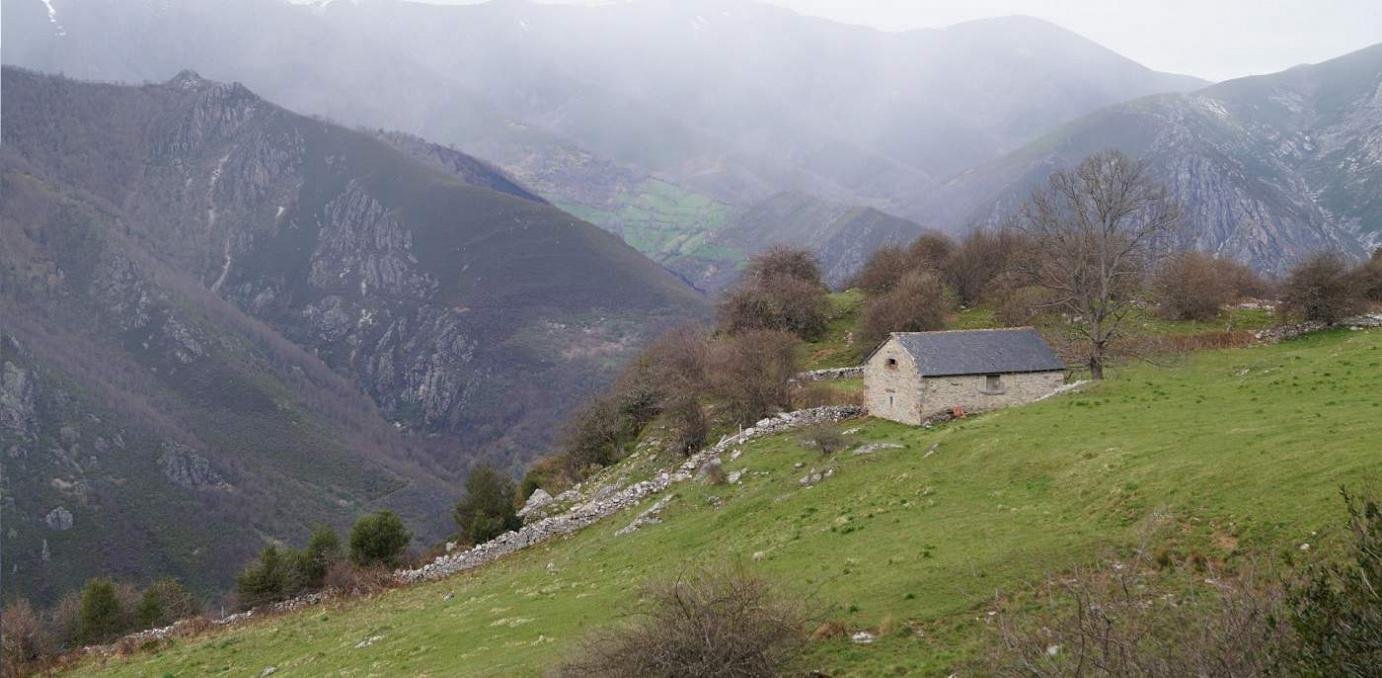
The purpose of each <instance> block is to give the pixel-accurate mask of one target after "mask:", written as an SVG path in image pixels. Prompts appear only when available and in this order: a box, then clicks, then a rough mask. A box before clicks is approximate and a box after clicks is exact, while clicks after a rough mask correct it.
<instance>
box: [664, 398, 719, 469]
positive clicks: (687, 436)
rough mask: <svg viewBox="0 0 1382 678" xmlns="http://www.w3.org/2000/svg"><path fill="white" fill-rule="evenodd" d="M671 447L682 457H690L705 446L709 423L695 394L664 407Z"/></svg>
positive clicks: (674, 400) (670, 401) (670, 402)
mask: <svg viewBox="0 0 1382 678" xmlns="http://www.w3.org/2000/svg"><path fill="white" fill-rule="evenodd" d="M664 410H665V416H666V421H667V432H668V433H669V434H670V437H671V441H670V442H671V447H672V449H673V450H675V451H676V452H678V453H679V454H681V455H682V456H691V455H692V454H695V453H696V451H697V450H700V449H701V447H703V446H705V441H706V438H707V437H708V436H709V435H710V421H709V419H708V418H707V417H706V416H705V410H704V409H702V408H701V403H700V401H699V400H698V399H697V398H696V396H695V394H693V393H692V394H685V395H683V396H681V397H678V398H675V399H672V400H669V401H667V403H666V404H665V405H664Z"/></svg>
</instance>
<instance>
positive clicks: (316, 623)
mask: <svg viewBox="0 0 1382 678" xmlns="http://www.w3.org/2000/svg"><path fill="white" fill-rule="evenodd" d="M1379 383H1382V332H1379V331H1371V332H1348V331H1338V332H1330V333H1324V334H1319V335H1314V336H1311V337H1308V338H1305V339H1301V340H1296V341H1291V342H1287V343H1284V344H1280V345H1276V346H1270V347H1261V348H1252V349H1240V350H1231V351H1217V352H1205V353H1198V354H1194V355H1191V356H1189V357H1187V358H1186V359H1185V360H1184V361H1183V362H1182V363H1181V364H1179V365H1177V366H1174V367H1154V366H1147V365H1139V366H1130V367H1124V368H1120V369H1116V370H1114V371H1113V372H1112V374H1111V379H1110V380H1109V381H1107V382H1105V383H1101V384H1095V385H1091V386H1088V387H1086V388H1085V389H1083V390H1081V391H1078V392H1075V393H1071V394H1067V395H1063V396H1059V397H1055V398H1052V399H1049V400H1046V401H1043V402H1039V403H1036V404H1033V405H1029V406H1026V407H1020V408H1013V409H1009V410H1005V411H1001V412H996V413H993V414H989V415H985V416H980V417H974V418H970V419H966V420H961V421H958V422H953V423H951V424H949V425H946V426H943V427H939V428H936V429H932V430H926V429H918V428H909V427H905V426H901V425H897V424H893V423H890V422H884V421H878V420H861V421H855V422H846V423H845V424H843V425H842V426H841V428H842V429H844V430H850V429H856V428H857V429H858V430H857V431H855V432H853V433H850V434H849V435H848V436H847V437H848V438H849V439H850V441H851V446H850V447H851V448H852V447H855V446H857V445H860V444H863V443H868V442H890V443H896V444H899V445H902V446H903V447H902V448H901V449H884V450H879V451H876V452H874V453H871V454H867V455H855V454H852V453H851V452H850V451H849V450H848V448H847V450H846V451H844V452H840V453H838V454H837V455H835V456H834V457H833V458H830V459H823V458H822V457H821V456H820V455H819V453H817V452H814V451H812V450H809V449H807V448H806V447H804V446H803V445H802V444H801V442H800V441H799V440H798V438H797V436H796V435H793V434H784V435H780V436H777V437H772V438H765V439H761V440H759V441H756V442H754V443H752V444H750V445H748V446H747V447H746V449H745V450H744V451H743V454H742V456H740V457H739V458H738V459H736V460H733V461H729V460H726V469H727V470H730V471H733V470H740V469H742V470H744V471H746V473H745V474H744V478H743V480H742V483H741V484H739V485H730V486H708V485H705V484H702V483H700V482H695V481H693V482H688V483H683V484H681V485H678V486H675V487H674V488H673V492H674V493H675V499H674V500H673V501H672V503H671V504H670V505H669V507H668V508H667V510H666V511H665V512H664V513H663V522H662V523H661V524H656V525H650V526H647V527H644V528H643V529H641V530H639V531H638V532H635V533H633V534H630V535H626V536H615V531H616V530H618V529H619V528H622V527H624V526H625V525H627V524H628V523H629V522H630V521H631V520H632V519H633V517H634V515H636V511H630V512H626V513H625V514H622V515H619V516H616V517H614V518H611V519H609V520H606V521H604V522H602V523H598V524H597V525H595V526H594V527H592V528H590V529H588V530H585V531H584V532H581V533H578V534H576V535H573V536H571V537H569V538H565V539H560V540H557V541H555V542H551V543H548V544H546V545H542V546H539V547H535V548H533V549H530V550H528V551H525V552H522V553H519V554H517V555H515V556H513V557H510V558H507V559H505V560H502V561H500V562H498V563H495V564H493V565H491V566H487V567H484V568H481V569H480V570H478V571H475V572H471V573H468V574H464V575H461V576H457V577H453V578H450V579H447V580H443V581H438V582H434V583H430V584H426V585H420V586H414V587H410V588H406V589H401V590H397V591H393V592H390V593H387V594H385V595H382V596H379V597H377V598H374V599H370V600H363V601H352V602H344V603H338V604H331V605H328V606H325V607H321V608H316V609H309V610H307V611H304V612H301V613H297V614H291V615H287V616H283V617H279V618H274V619H267V620H264V621H260V622H256V623H251V624H247V625H245V626H242V627H238V628H234V629H231V630H227V631H222V632H217V633H213V634H210V635H208V636H205V637H203V638H199V639H193V640H179V641H175V642H174V644H173V645H171V646H170V647H166V648H163V649H160V650H158V651H156V652H151V653H150V652H146V653H143V654H136V655H135V656H133V657H132V658H129V659H126V660H118V661H117V660H112V661H110V662H109V663H105V664H99V663H89V664H86V665H84V666H82V667H80V668H79V669H78V670H77V673H87V674H96V673H101V674H103V675H116V676H164V675H172V676H198V675H205V674H224V675H259V674H260V672H261V671H263V670H264V669H266V668H268V667H275V668H276V673H275V675H286V676H296V675H321V674H341V675H434V676H441V675H448V676H450V675H476V676H493V675H516V676H535V675H541V674H542V673H543V672H544V671H545V670H547V669H548V668H550V667H551V666H552V665H553V664H554V663H555V662H557V661H559V660H560V659H561V657H562V656H563V654H564V653H566V652H568V651H570V650H571V649H572V648H573V647H575V646H576V644H577V643H578V640H579V638H580V637H581V636H582V634H584V633H586V632H587V631H589V630H590V629H592V628H595V627H599V626H603V625H607V624H611V623H615V622H617V621H619V620H620V619H621V614H622V613H624V612H627V611H629V610H631V609H634V608H635V606H636V605H637V604H638V594H637V592H638V584H639V583H640V582H644V581H647V580H649V579H650V578H660V577H673V576H676V575H677V574H679V573H682V572H684V571H686V570H687V568H692V567H695V566H697V565H702V564H718V563H722V562H724V561H739V562H742V563H744V564H745V566H746V567H748V568H750V569H752V570H754V571H756V572H758V573H760V574H763V575H765V576H767V577H770V578H772V579H773V580H775V581H777V582H779V583H780V584H781V586H783V587H785V588H786V589H787V590H789V591H791V592H792V593H794V594H797V595H801V596H803V597H808V596H809V597H810V598H811V599H812V600H813V601H815V603H816V605H817V606H818V609H820V610H821V614H822V616H823V617H824V618H828V619H834V620H838V621H840V622H842V623H843V624H844V625H845V626H847V627H848V628H849V629H851V630H857V629H871V630H872V629H877V628H878V627H879V625H880V624H881V623H882V622H883V620H885V619H887V618H892V619H893V620H894V622H895V626H896V627H897V628H899V629H901V630H900V631H899V632H896V633H892V634H890V635H887V636H885V637H882V638H880V639H879V640H878V641H877V642H875V643H873V644H870V645H854V644H851V643H849V642H848V641H846V640H831V641H823V642H817V643H813V644H811V645H810V646H809V650H808V653H807V655H806V656H805V657H804V658H803V659H802V666H801V668H803V669H819V670H821V671H824V672H825V673H828V674H830V675H834V676H844V675H903V674H911V675H926V676H930V675H935V676H944V675H947V674H948V673H950V672H951V670H952V669H954V668H955V667H956V666H957V665H959V664H960V663H961V662H963V661H965V660H966V659H967V658H969V657H971V656H972V655H973V654H974V653H975V652H976V651H977V650H978V648H979V646H980V644H981V643H982V642H983V639H984V637H985V635H986V634H987V633H988V630H987V625H986V623H985V622H984V621H983V620H984V619H985V618H986V612H987V611H988V610H989V609H990V605H991V604H992V601H993V600H994V598H995V596H1001V595H1006V594H1010V593H1014V592H1019V593H1020V592H1022V591H1027V590H1031V587H1033V586H1035V585H1036V584H1037V583H1039V582H1040V581H1041V580H1042V579H1043V578H1044V576H1045V575H1047V574H1049V573H1053V572H1060V571H1063V570H1066V569H1068V568H1070V567H1072V566H1074V565H1077V564H1081V563H1087V562H1089V561H1091V560H1092V559H1094V558H1096V556H1097V555H1098V554H1100V553H1104V552H1107V550H1108V549H1118V548H1127V547H1129V546H1130V545H1131V544H1132V543H1133V542H1134V540H1135V539H1136V538H1137V535H1138V534H1139V533H1140V530H1141V528H1142V526H1143V525H1144V523H1145V522H1146V521H1147V520H1148V518H1149V516H1151V515H1152V514H1154V513H1165V514H1166V515H1168V516H1169V519H1170V520H1171V521H1173V524H1174V526H1175V527H1176V529H1174V530H1171V531H1170V536H1169V537H1167V539H1168V540H1169V541H1168V542H1166V543H1164V544H1162V545H1163V546H1165V547H1166V548H1168V549H1169V550H1170V552H1172V553H1177V554H1182V556H1180V557H1182V558H1183V561H1182V562H1181V564H1179V565H1176V567H1186V568H1188V567H1190V565H1189V563H1188V560H1189V557H1188V554H1197V555H1198V556H1201V557H1203V558H1204V559H1207V560H1208V561H1210V562H1212V563H1228V564H1235V563H1243V562H1246V561H1247V560H1249V559H1256V560H1265V561H1273V560H1277V559H1279V558H1281V557H1282V556H1283V555H1284V554H1286V553H1287V552H1298V546H1299V545H1300V544H1302V543H1306V542H1308V543H1310V544H1312V545H1313V550H1314V551H1316V552H1319V551H1324V552H1328V550H1329V548H1330V544H1331V543H1333V539H1334V538H1335V537H1336V536H1337V534H1338V533H1337V530H1338V527H1339V525H1340V523H1341V518H1340V516H1341V513H1342V509H1341V502H1340V501H1339V499H1338V488H1339V486H1340V485H1343V484H1347V485H1349V486H1350V487H1352V488H1357V489H1372V490H1373V491H1376V490H1377V489H1378V487H1379V481H1382V388H1379V386H1378V384H1379ZM798 465H800V466H798ZM812 467H815V468H818V469H824V468H826V467H833V468H834V469H835V473H834V475H833V476H832V477H830V478H828V479H826V480H825V481H823V482H822V483H820V484H819V485H816V486H814V487H810V488H804V487H802V486H801V485H800V484H799V482H798V479H799V478H800V477H801V476H803V475H804V474H805V473H806V472H807V471H808V470H810V469H811V468H812ZM614 473H615V474H616V475H617V474H618V470H615V471H614ZM645 501H652V500H651V499H650V500H645ZM446 508H447V507H438V510H446ZM1186 580H1187V581H1191V582H1198V581H1200V580H1201V578H1196V577H1187V578H1186ZM1190 585H1197V584H1190ZM448 594H454V596H451V597H450V599H448Z"/></svg>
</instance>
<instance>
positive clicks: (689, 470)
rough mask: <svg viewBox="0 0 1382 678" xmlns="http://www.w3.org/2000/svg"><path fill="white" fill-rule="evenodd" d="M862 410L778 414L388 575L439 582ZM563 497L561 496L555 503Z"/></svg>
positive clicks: (408, 580) (841, 408)
mask: <svg viewBox="0 0 1382 678" xmlns="http://www.w3.org/2000/svg"><path fill="white" fill-rule="evenodd" d="M864 413H865V410H864V408H862V407H859V406H856V405H834V406H830V407H817V408H813V409H809V410H798V411H796V412H784V413H782V414H779V415H777V416H775V417H768V418H767V419H763V420H761V421H759V422H758V423H757V424H754V425H753V426H752V427H750V428H746V429H744V430H743V431H740V432H739V433H737V434H735V435H732V436H728V437H726V438H724V439H722V440H720V442H718V443H715V445H713V446H711V447H709V448H706V449H704V450H701V451H700V452H697V453H695V454H693V455H691V456H690V457H689V458H687V460H686V461H685V462H683V463H682V464H681V465H680V466H678V467H677V468H676V469H675V470H673V471H670V472H666V471H664V472H663V473H661V474H658V476H657V477H655V478H653V479H652V480H644V481H641V482H637V483H633V484H632V485H629V486H627V487H624V488H623V489H614V488H613V487H611V486H608V485H607V486H604V487H601V488H600V489H599V490H598V491H597V492H596V495H597V496H596V497H595V498H592V499H590V500H588V501H585V502H584V503H579V504H576V505H575V506H574V507H572V508H571V509H570V510H568V511H566V512H565V513H562V514H559V515H554V516H548V517H545V518H542V519H541V520H538V521H536V522H533V523H531V524H528V525H524V526H523V527H522V528H521V529H519V530H518V531H516V532H506V533H504V534H502V535H499V536H498V537H495V538H494V539H492V540H490V541H487V542H485V543H483V544H480V545H478V546H476V547H474V548H472V549H470V550H467V551H461V552H459V553H453V554H446V555H443V556H439V557H438V558H437V559H436V560H433V561H432V562H430V563H428V564H426V565H424V566H422V567H420V568H418V569H415V570H399V571H397V572H395V573H394V576H395V577H396V578H397V579H398V580H399V581H400V582H403V583H413V582H418V581H426V580H430V579H439V578H441V577H446V576H448V575H452V574H455V573H457V572H463V571H465V570H469V569H472V568H475V567H479V566H480V565H483V564H485V563H488V562H490V561H492V560H495V559H496V558H499V557H501V556H504V555H507V554H509V553H513V552H514V551H518V550H521V549H525V548H527V547H529V546H532V545H534V544H538V543H541V542H544V541H547V540H548V539H551V538H553V537H558V536H562V535H566V534H571V533H572V532H575V531H577V530H579V529H581V528H584V527H586V526H588V525H591V524H592V523H595V522H596V521H598V520H601V519H603V518H606V517H609V516H611V515H614V514H615V513H618V512H620V511H623V510H624V509H627V508H630V507H632V506H634V505H636V504H638V503H639V502H640V501H642V500H643V499H644V498H645V497H648V496H650V495H653V494H657V493H660V492H662V491H664V490H666V489H667V488H668V487H670V486H672V485H673V484H675V483H680V482H685V481H687V480H690V479H691V478H692V477H693V476H694V474H695V472H696V470H697V469H699V468H701V466H703V465H705V464H706V463H707V462H709V461H710V460H712V459H719V457H720V455H721V454H723V453H724V452H725V451H727V450H731V449H734V448H736V447H739V446H741V445H743V444H744V443H747V442H748V441H750V440H753V439H755V438H760V437H763V436H768V435H774V434H777V433H781V432H783V431H787V430H791V429H794V428H802V427H807V426H816V425H820V424H827V423H836V422H840V421H844V420H846V419H852V418H854V417H858V416H862V415H863V414H864ZM564 498H567V494H566V493H562V495H561V496H559V497H557V498H556V500H555V501H562V500H563V499H564Z"/></svg>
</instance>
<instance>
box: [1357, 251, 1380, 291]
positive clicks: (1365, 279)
mask: <svg viewBox="0 0 1382 678" xmlns="http://www.w3.org/2000/svg"><path fill="white" fill-rule="evenodd" d="M1357 277H1358V289H1359V292H1360V293H1361V294H1362V295H1363V296H1364V297H1365V298H1366V299H1367V300H1368V301H1373V302H1379V303H1382V247H1379V248H1377V249H1375V250H1373V252H1372V258H1370V259H1368V260H1367V261H1366V262H1364V263H1363V265H1362V266H1359V267H1358V273H1357Z"/></svg>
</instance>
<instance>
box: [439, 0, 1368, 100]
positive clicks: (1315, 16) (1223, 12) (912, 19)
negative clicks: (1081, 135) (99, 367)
mask: <svg viewBox="0 0 1382 678" xmlns="http://www.w3.org/2000/svg"><path fill="white" fill-rule="evenodd" d="M423 1H425V2H433V3H438V4H475V3H478V2H481V1H482V0H423ZM541 1H542V2H544V3H552V4H580V5H609V4H621V1H620V0H541ZM623 1H626V2H627V1H632V2H643V1H645V0H623ZM673 1H674V2H677V3H689V2H694V1H695V0H673ZM765 2H768V3H769V4H773V5H778V6H781V7H786V8H788V9H791V10H794V11H796V12H800V13H802V14H806V15H810V16H818V17H822V18H826V19H830V20H832V21H839V22H843V23H849V24H856V25H860V26H869V27H872V28H877V29H881V30H885V31H907V30H916V29H924V28H942V27H945V26H950V25H954V24H957V23H962V22H965V21H973V20H976V19H986V18H993V17H1003V16H1010V15H1029V16H1034V17H1038V18H1041V19H1044V20H1046V21H1050V22H1052V23H1055V24H1058V25H1060V26H1062V27H1063V28H1066V29H1069V30H1071V31H1074V32H1076V33H1079V34H1081V35H1083V36H1085V37H1087V38H1089V39H1090V40H1093V41H1095V42H1098V43H1099V44H1102V45H1104V46H1106V47H1108V48H1110V49H1112V50H1114V51H1116V52H1118V53H1120V54H1122V55H1123V56H1126V57H1128V58H1130V59H1132V60H1134V61H1137V62H1138V63H1141V64H1144V65H1146V66H1148V67H1150V68H1153V69H1155V70H1158V71H1166V72H1170V73H1184V74H1186V75H1193V76H1196V77H1199V78H1204V79H1206V80H1213V81H1221V80H1228V79H1230V78H1238V77H1243V76H1247V75H1261V74H1264V73H1274V72H1276V71H1280V70H1285V69H1287V68H1290V67H1292V66H1295V65H1298V64H1304V63H1316V62H1319V61H1324V60H1326V59H1329V58H1331V57H1335V56H1338V55H1340V54H1343V53H1345V52H1349V51H1353V50H1356V49H1360V48H1363V47H1366V46H1368V45H1371V44H1374V43H1377V42H1382V2H1376V1H1374V0H1269V1H1268V2H1259V1H1257V0H1213V1H1211V2H1204V1H1202V0H1157V1H1155V2H1152V1H1141V2H1130V1H1127V0H1121V1H1115V2H1108V1H1106V0H949V1H945V0H765Z"/></svg>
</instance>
